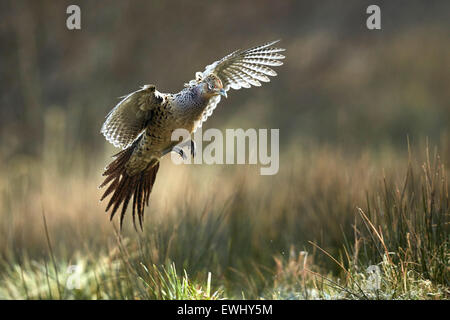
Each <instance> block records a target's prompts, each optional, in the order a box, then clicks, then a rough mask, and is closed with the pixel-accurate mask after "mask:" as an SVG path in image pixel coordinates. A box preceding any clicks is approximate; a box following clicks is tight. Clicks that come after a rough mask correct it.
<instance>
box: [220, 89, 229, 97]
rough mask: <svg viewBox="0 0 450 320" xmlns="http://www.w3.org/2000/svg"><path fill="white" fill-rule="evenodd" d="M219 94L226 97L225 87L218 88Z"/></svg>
mask: <svg viewBox="0 0 450 320" xmlns="http://www.w3.org/2000/svg"><path fill="white" fill-rule="evenodd" d="M219 94H220V95H221V96H224V97H225V98H228V95H227V92H226V91H225V89H223V88H222V89H220V90H219Z"/></svg>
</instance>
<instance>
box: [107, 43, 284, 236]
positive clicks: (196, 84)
mask: <svg viewBox="0 0 450 320" xmlns="http://www.w3.org/2000/svg"><path fill="white" fill-rule="evenodd" d="M276 42H278V41H274V42H269V43H266V44H264V45H262V46H258V47H254V48H252V49H248V50H237V51H234V52H233V53H231V54H229V55H227V56H226V57H224V58H223V59H221V60H218V61H216V62H214V63H212V64H210V65H208V66H207V67H206V68H205V70H204V71H203V72H197V73H196V78H195V79H194V80H191V81H190V82H189V83H187V84H185V88H184V89H183V90H182V91H180V92H178V93H176V94H170V93H160V92H158V91H157V90H156V88H155V86H154V85H146V86H144V87H142V88H141V89H140V90H137V91H135V92H133V93H131V94H129V95H127V96H125V97H124V98H123V100H122V101H120V102H119V103H118V104H117V105H116V107H115V108H114V109H113V110H111V112H110V113H109V114H108V115H107V117H106V120H105V123H104V124H103V126H102V130H101V132H102V133H103V135H104V136H105V138H106V140H108V141H109V142H110V143H112V144H113V145H114V146H116V147H120V148H122V149H123V150H122V151H121V152H119V153H118V154H116V155H115V156H114V157H115V160H114V161H113V162H111V163H110V164H109V165H108V166H107V167H106V169H105V172H104V173H103V175H104V176H106V178H105V180H104V182H103V183H102V184H101V185H100V187H101V188H102V187H106V186H108V187H107V189H106V191H105V193H104V194H103V196H102V198H101V200H103V199H105V198H106V197H107V196H109V195H111V198H110V200H109V202H108V205H107V206H106V211H109V210H110V209H111V219H112V218H113V217H114V215H115V213H116V212H117V210H118V209H119V207H120V206H121V205H122V209H121V214H120V226H121V227H122V223H123V218H124V216H125V212H126V209H127V206H128V204H129V202H130V201H131V198H133V205H132V210H133V211H132V216H133V223H134V225H135V227H136V224H135V216H136V214H137V216H138V219H139V224H140V227H141V229H142V222H143V218H144V207H145V205H147V206H148V204H149V197H150V193H151V191H152V188H153V185H154V182H155V178H156V174H157V172H158V169H159V160H160V159H161V157H163V156H164V155H165V154H167V153H169V152H171V151H174V150H177V152H181V151H180V149H179V148H178V149H177V148H175V147H176V145H177V144H178V143H179V142H177V141H171V135H172V132H173V131H174V130H176V129H179V128H183V129H186V130H188V131H189V132H191V133H192V132H194V131H195V130H196V129H197V128H199V127H200V126H201V125H202V122H204V121H206V119H207V118H208V117H209V116H210V115H211V114H212V112H213V111H214V109H215V108H216V106H217V104H218V103H219V102H220V98H221V96H224V97H227V91H228V90H229V89H230V88H233V89H240V88H242V87H243V88H250V87H251V86H260V85H261V81H262V82H269V81H270V79H269V76H276V73H275V71H273V70H272V69H271V68H270V66H279V65H282V62H281V61H280V60H281V59H283V58H284V56H283V55H281V54H279V52H281V51H284V49H281V48H275V47H273V46H272V45H273V44H275V43H276ZM174 148H175V149H174ZM181 155H182V154H181Z"/></svg>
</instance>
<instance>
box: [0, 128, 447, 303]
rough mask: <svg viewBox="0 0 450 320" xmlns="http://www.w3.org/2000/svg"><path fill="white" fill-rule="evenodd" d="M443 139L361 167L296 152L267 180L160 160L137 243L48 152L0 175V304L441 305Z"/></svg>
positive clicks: (56, 147)
mask: <svg viewBox="0 0 450 320" xmlns="http://www.w3.org/2000/svg"><path fill="white" fill-rule="evenodd" d="M52 123H53V122H52ZM49 130H50V131H51V130H58V128H53V129H49ZM53 133H55V132H53ZM51 136H52V137H57V136H59V137H62V136H61V135H57V134H52V135H51ZM444 138H445V137H444ZM444 138H443V141H442V143H441V144H440V145H437V146H433V147H432V146H430V145H429V142H426V141H425V140H424V141H422V142H418V143H417V144H416V145H415V146H411V145H410V146H409V148H406V149H405V150H403V151H402V150H395V149H391V148H386V149H382V150H378V151H373V150H365V151H364V150H362V151H361V152H360V153H357V152H353V153H351V152H347V151H345V150H342V149H337V148H336V147H332V146H322V147H318V146H317V145H315V144H312V143H306V142H304V141H303V142H302V141H299V142H298V143H297V144H295V145H292V146H291V147H290V148H288V149H287V150H284V151H283V152H282V154H281V158H280V163H281V165H280V172H279V174H278V175H275V176H260V175H259V168H258V166H255V165H229V166H218V165H212V166H208V165H181V166H177V165H174V164H173V163H172V162H171V160H170V158H168V159H165V160H164V161H163V163H162V167H161V168H162V169H161V171H160V173H159V175H158V178H157V184H156V187H155V189H154V193H152V195H151V201H150V207H149V208H148V209H147V212H146V220H145V225H144V230H143V231H142V232H141V231H138V232H136V231H135V230H134V229H133V227H132V223H131V219H130V218H131V217H129V216H128V217H127V218H128V219H126V221H125V224H124V225H125V228H124V230H122V231H120V230H118V224H117V221H114V220H113V222H112V223H110V222H109V219H108V216H107V215H105V213H104V212H103V210H104V209H103V208H104V204H103V203H99V201H98V199H99V196H100V192H101V190H98V189H97V186H98V185H99V183H100V182H101V181H100V180H101V176H100V174H101V168H102V167H99V166H98V165H93V163H95V161H92V159H91V158H89V157H87V156H86V155H84V154H83V151H82V150H78V151H79V152H76V153H75V154H77V155H81V156H80V157H67V152H64V150H61V149H60V148H65V146H64V144H63V143H62V141H58V138H52V139H50V140H49V142H48V144H46V145H45V148H47V149H46V152H45V154H48V155H49V156H48V157H44V158H42V159H41V160H40V161H39V162H37V163H36V162H30V161H28V160H27V159H26V158H22V159H19V160H17V161H14V162H10V164H11V165H10V166H9V167H4V168H5V170H3V171H2V172H1V175H2V179H1V181H2V183H1V185H0V190H1V192H0V194H1V201H0V203H1V204H2V210H1V219H0V221H1V223H0V228H1V233H0V235H1V239H0V245H1V246H0V254H1V257H2V263H1V264H0V265H1V268H0V298H2V299H235V298H251V299H446V298H448V295H449V293H450V292H449V282H448V281H449V271H450V270H449V258H450V257H449V250H448V244H449V234H448V231H449V213H450V211H449V209H450V202H449V193H448V188H449V183H448V169H447V168H448V165H446V164H448V155H449V149H448V144H447V143H446V142H447V140H445V139H444ZM405 143H407V142H406V141H405ZM108 151H109V150H108ZM97 160H98V161H97V164H98V163H102V161H103V163H104V164H106V163H107V162H108V161H109V159H108V157H107V156H106V155H105V156H104V157H100V158H99V159H97ZM65 168H70V170H66V169H65ZM218 186H219V187H218ZM18 212H20V214H18Z"/></svg>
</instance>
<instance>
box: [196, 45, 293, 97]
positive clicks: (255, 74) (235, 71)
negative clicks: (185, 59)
mask: <svg viewBox="0 0 450 320" xmlns="http://www.w3.org/2000/svg"><path fill="white" fill-rule="evenodd" d="M278 41H280V40H277V41H272V42H268V43H266V44H263V45H261V46H257V47H254V48H251V49H248V50H236V51H234V52H233V53H230V54H229V55H227V56H226V57H224V58H222V59H221V60H218V61H216V62H214V63H212V64H210V65H208V66H206V68H205V71H203V73H202V77H203V78H205V77H207V76H208V75H209V74H211V73H214V74H215V75H216V76H218V77H219V78H220V80H222V83H223V86H224V89H225V90H227V91H228V90H229V89H230V88H233V89H236V90H238V89H240V88H250V87H251V86H261V82H269V81H270V78H269V76H272V77H274V76H276V75H277V73H276V72H275V71H274V70H272V69H271V68H270V67H275V66H281V65H282V64H283V62H282V61H280V60H282V59H284V58H285V57H284V55H282V54H280V53H279V52H282V51H284V50H285V49H281V48H276V47H273V45H274V44H276V43H277V42H278Z"/></svg>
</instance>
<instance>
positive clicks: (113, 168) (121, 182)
mask: <svg viewBox="0 0 450 320" xmlns="http://www.w3.org/2000/svg"><path fill="white" fill-rule="evenodd" d="M133 149H134V145H132V146H130V147H129V148H127V149H125V150H122V151H121V152H119V153H118V154H116V155H114V157H115V160H114V161H113V162H111V163H110V164H109V165H108V166H107V167H106V169H105V172H104V173H103V176H106V178H105V180H104V181H103V183H102V184H101V185H100V186H99V188H103V187H105V186H107V185H108V184H109V185H108V188H107V189H106V191H105V192H104V193H103V196H102V197H101V199H100V201H102V200H103V199H105V198H106V197H107V196H109V195H110V194H112V196H111V198H110V199H109V202H108V205H107V206H106V210H105V211H106V212H108V211H109V210H110V209H111V208H112V211H111V216H110V219H111V220H112V219H113V217H114V215H115V214H116V212H117V210H118V209H119V207H120V206H121V205H122V209H121V213H120V228H121V229H122V223H123V218H124V217H125V212H126V210H127V206H128V203H129V202H130V200H131V197H133V206H132V208H133V214H132V215H133V225H134V228H135V229H136V222H135V218H136V213H137V216H138V219H139V225H140V227H141V230H142V228H143V227H142V223H143V221H144V207H145V205H147V206H148V204H149V199H150V193H151V191H152V188H153V184H154V183H155V179H156V174H157V173H158V169H159V161H154V162H151V163H150V164H149V165H148V167H147V169H146V170H144V171H142V172H140V173H137V174H135V175H133V176H130V175H128V174H127V172H126V168H125V164H126V163H127V162H128V160H129V159H130V157H131V155H132V154H133Z"/></svg>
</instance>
